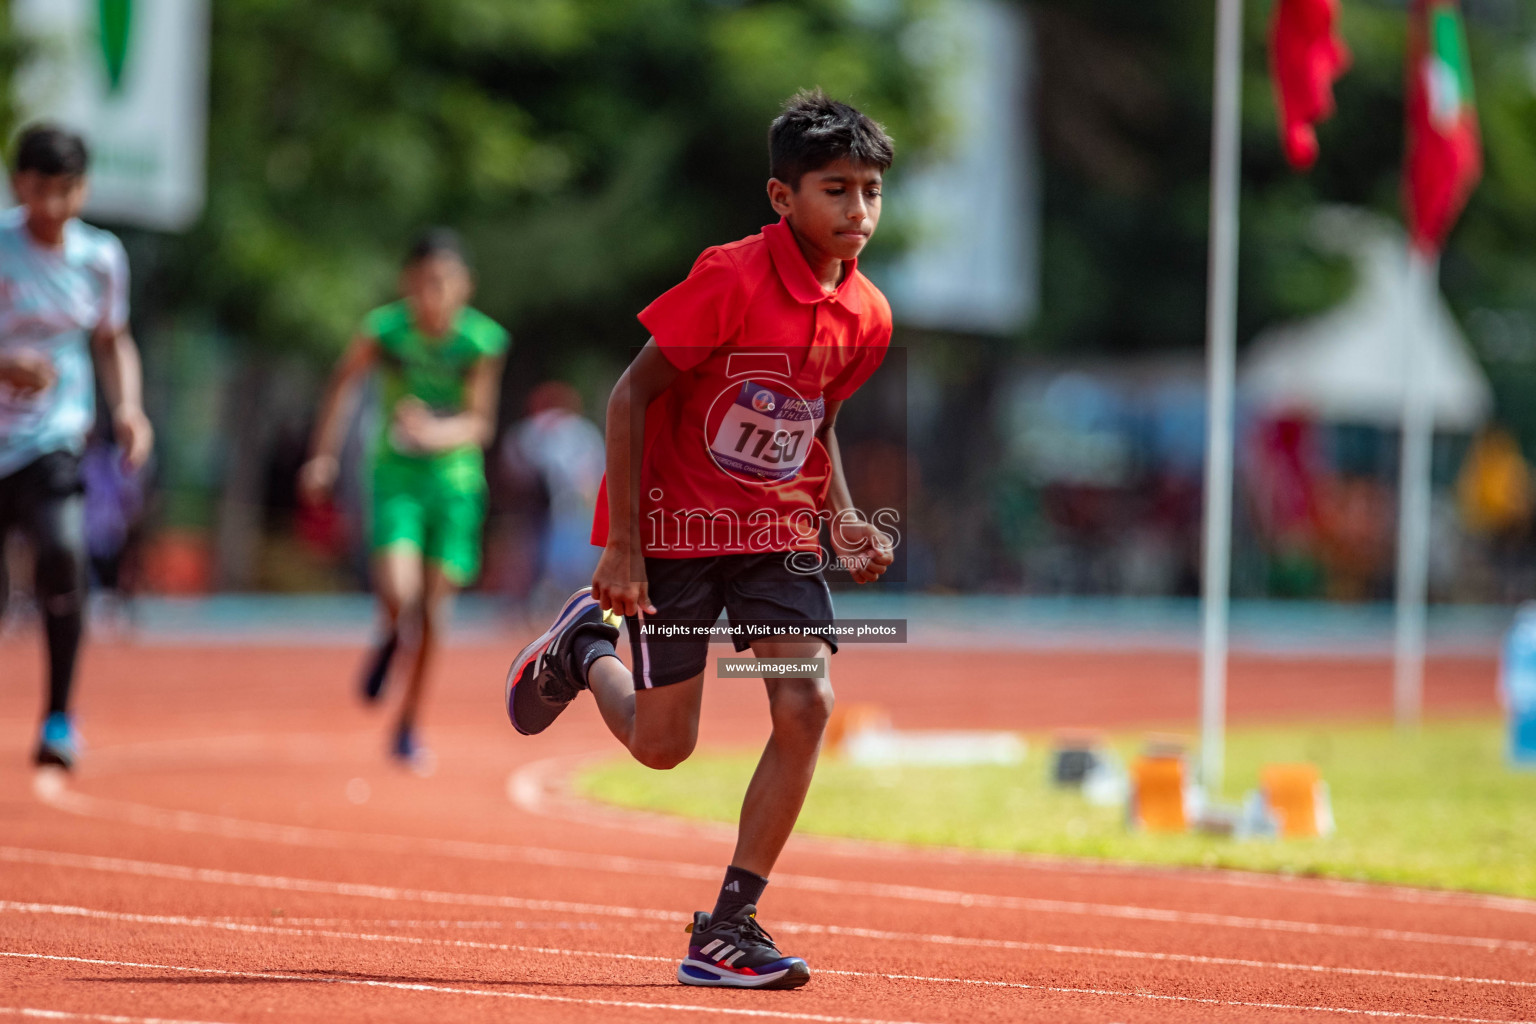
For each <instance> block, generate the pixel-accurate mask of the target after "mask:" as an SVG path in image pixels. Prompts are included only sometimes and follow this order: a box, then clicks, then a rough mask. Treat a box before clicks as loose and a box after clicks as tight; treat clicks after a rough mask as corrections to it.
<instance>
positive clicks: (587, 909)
mask: <svg viewBox="0 0 1536 1024" xmlns="http://www.w3.org/2000/svg"><path fill="white" fill-rule="evenodd" d="M0 861H12V862H14V863H22V864H42V865H53V866H58V867H74V868H84V869H87V870H91V871H106V872H111V873H115V874H128V875H140V876H145V877H151V878H168V879H174V880H176V881H186V882H206V883H209V884H213V885H236V886H245V887H248V888H254V889H278V890H284V891H289V892H309V893H320V894H324V895H333V896H356V897H360V898H363V899H377V900H394V901H402V902H417V903H446V904H456V905H459V906H475V907H499V908H504V909H511V910H539V911H546V912H549V913H557V914H560V913H571V914H585V915H590V916H594V917H600V916H604V915H611V916H615V917H625V918H639V919H643V920H651V921H679V920H685V919H686V918H687V915H685V914H682V913H679V912H675V911H668V910H653V909H641V908H635V907H620V906H612V905H608V904H600V903H576V902H571V901H565V900H536V899H527V898H525V897H521V896H491V895H485V894H480V893H457V892H441V891H438V890H433V889H408V888H398V887H395V886H388V885H370V884H366V883H360V882H329V881H323V880H320V879H310V878H287V877H284V876H280V875H254V874H247V873H245V872H240V871H221V870H218V869H215V868H190V867H183V866H181V865H177V864H159V863H154V862H151V861H138V860H125V859H123V858H119V857H99V856H95V855H88V854H77V853H55V852H53V851H50V850H28V849H21V848H18V847H14V846H0ZM995 898H996V899H999V900H1002V899H1005V898H1006V899H1009V900H1010V902H1011V903H1012V904H1013V906H1015V907H1017V908H1018V909H1027V910H1034V911H1044V912H1047V913H1058V914H1077V915H1091V916H1098V917H1111V918H1122V919H1129V920H1140V921H1156V922H1159V923H1172V924H1202V925H1216V926H1220V927H1224V928H1235V929H1239V930H1247V931H1269V932H1283V933H1290V934H1301V935H1331V936H1337V937H1342V938H1351V939H1374V940H1381V941H1389V942H1420V943H1428V944H1433V945H1445V946H1470V947H1473V948H1476V949H1492V950H1503V951H1506V952H1516V953H1536V942H1523V941H1520V940H1517V939H1493V938H1482V937H1479V936H1471V935H1437V934H1433V933H1429V932H1411V931H1401V930H1399V929H1394V928H1367V927H1363V926H1358V925H1339V924H1315V923H1312V922H1307V921H1285V920H1276V919H1270V918H1258V917H1239V916H1236V915H1232V914H1206V913H1199V912H1194V911H1180V910H1157V909H1153V908H1149V907H1125V906H1116V905H1113V904H1095V903H1074V902H1066V901H1061V900H1035V899H1022V898H1020V899H1018V900H1017V901H1016V902H1014V901H1013V898H1011V897H995ZM960 905H961V906H968V905H971V904H967V903H964V902H962V903H961V904H960ZM779 927H781V928H783V927H786V925H785V924H784V923H782V922H781V923H780V925H779ZM809 927H816V926H809Z"/></svg>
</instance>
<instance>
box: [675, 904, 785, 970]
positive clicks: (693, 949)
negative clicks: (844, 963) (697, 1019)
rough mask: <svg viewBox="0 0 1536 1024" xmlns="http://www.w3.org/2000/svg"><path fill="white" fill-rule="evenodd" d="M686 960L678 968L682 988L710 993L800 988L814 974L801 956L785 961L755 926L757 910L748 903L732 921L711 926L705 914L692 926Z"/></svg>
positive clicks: (761, 928) (771, 939)
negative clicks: (706, 989)
mask: <svg viewBox="0 0 1536 1024" xmlns="http://www.w3.org/2000/svg"><path fill="white" fill-rule="evenodd" d="M688 931H690V932H691V933H692V934H693V938H691V939H690V940H688V959H686V960H684V961H683V962H682V963H681V964H679V965H678V967H677V980H678V981H680V982H682V983H683V984H684V985H704V986H708V987H712V988H799V987H800V986H801V985H804V984H805V983H806V982H808V981H810V980H811V969H810V968H809V967H808V966H806V963H805V961H804V960H802V959H800V958H799V957H797V956H785V955H784V954H783V953H780V952H779V947H778V946H776V945H774V943H773V936H772V935H769V934H768V933H767V932H765V931H763V927H762V925H760V924H758V923H757V908H756V907H754V906H753V905H752V904H750V903H749V904H747V905H746V906H744V907H742V908H741V909H740V910H738V911H736V913H734V914H732V915H731V916H730V917H727V918H723V919H721V920H719V921H711V920H710V919H709V915H708V914H706V913H704V912H703V911H702V910H701V911H699V912H698V913H696V914H694V915H693V924H691V925H689V926H688Z"/></svg>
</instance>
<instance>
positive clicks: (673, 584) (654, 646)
mask: <svg viewBox="0 0 1536 1024" xmlns="http://www.w3.org/2000/svg"><path fill="white" fill-rule="evenodd" d="M788 562H789V559H788V555H787V553H786V552H783V551H779V552H773V553H769V554H754V555H712V556H706V557H703V558H647V559H646V560H645V575H646V578H647V580H648V582H649V593H650V598H651V604H653V605H655V606H656V612H657V614H655V615H647V616H646V617H645V621H646V623H647V624H649V625H650V626H651V630H650V631H648V632H647V633H646V634H645V635H642V634H641V631H640V620H639V619H638V618H636V617H635V616H629V617H628V618H626V619H625V622H624V624H625V626H627V627H628V629H629V646H630V653H631V654H632V655H633V660H632V665H633V669H634V675H635V689H636V690H648V689H651V688H653V687H657V686H671V685H672V684H674V683H681V682H683V681H684V680H687V679H692V678H693V677H694V676H696V675H698V674H700V673H701V672H703V671H704V667H705V665H706V664H707V663H708V661H709V637H708V636H707V635H705V636H683V637H678V636H673V637H667V638H662V637H658V636H656V635H654V633H655V630H656V629H657V627H665V626H666V625H668V624H675V625H680V626H690V627H691V626H696V625H699V624H706V625H707V624H709V623H713V622H715V621H716V620H717V619H719V618H720V613H721V611H724V612H725V613H726V614H727V615H728V616H729V617H730V622H731V625H732V626H733V627H735V628H736V629H737V630H738V632H736V633H734V635H733V636H732V643H734V644H735V647H736V650H738V651H745V650H747V649H748V648H749V647H751V645H752V639H753V635H754V634H753V632H752V629H753V627H763V632H765V633H766V632H769V631H771V629H772V627H773V626H774V625H775V624H781V623H782V624H791V623H792V624H794V626H795V627H796V630H797V633H798V635H799V636H801V637H806V636H816V637H820V639H822V640H823V641H825V642H826V644H827V645H828V646H829V647H830V648H831V649H832V651H833V652H834V653H836V651H837V643H836V642H835V641H834V640H833V639H832V637H831V635H830V627H831V625H832V593H831V591H829V590H828V589H827V581H826V579H825V577H823V576H822V574H821V573H820V572H816V573H811V574H806V573H801V572H796V571H794V570H793V569H791V568H790V567H789V564H788ZM818 629H826V630H828V632H827V633H819V632H817V630H818Z"/></svg>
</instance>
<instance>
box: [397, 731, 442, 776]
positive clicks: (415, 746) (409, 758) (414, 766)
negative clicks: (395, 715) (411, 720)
mask: <svg viewBox="0 0 1536 1024" xmlns="http://www.w3.org/2000/svg"><path fill="white" fill-rule="evenodd" d="M389 756H390V757H392V758H394V759H395V760H396V761H397V762H399V764H400V765H401V767H403V768H406V769H408V770H409V771H411V772H413V773H414V774H416V775H420V776H422V777H423V778H425V777H426V776H428V775H431V774H432V773H433V772H434V771H436V770H437V755H436V754H434V753H432V751H431V749H429V748H427V747H424V746H422V745H421V744H420V743H418V742H417V740H416V729H415V727H414V726H409V725H403V726H401V727H400V728H399V729H397V730H396V731H395V742H394V746H392V747H390V750H389Z"/></svg>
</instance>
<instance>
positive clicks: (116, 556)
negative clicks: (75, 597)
mask: <svg viewBox="0 0 1536 1024" xmlns="http://www.w3.org/2000/svg"><path fill="white" fill-rule="evenodd" d="M80 476H81V479H82V480H83V481H84V484H85V544H86V551H87V553H88V554H89V556H90V566H91V577H92V580H93V582H94V583H95V584H96V585H97V586H98V587H100V588H101V589H102V590H103V591H106V592H107V593H109V594H111V595H112V596H113V597H115V598H118V599H122V598H124V597H125V596H126V590H127V588H126V587H125V586H124V581H123V574H122V567H123V561H124V555H125V553H126V552H127V550H128V543H129V540H130V538H131V537H132V535H133V532H134V528H135V527H136V526H137V525H138V522H139V516H140V514H141V513H142V511H143V508H144V489H143V486H142V484H141V483H140V480H139V474H138V473H136V472H135V471H133V470H131V469H128V468H126V466H125V465H124V463H123V452H122V449H120V448H118V447H117V445H116V444H113V443H112V442H110V441H106V440H101V439H94V438H93V439H92V440H91V442H90V443H89V444H88V445H87V446H86V449H85V455H84V456H83V457H82V458H81V460H80Z"/></svg>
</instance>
